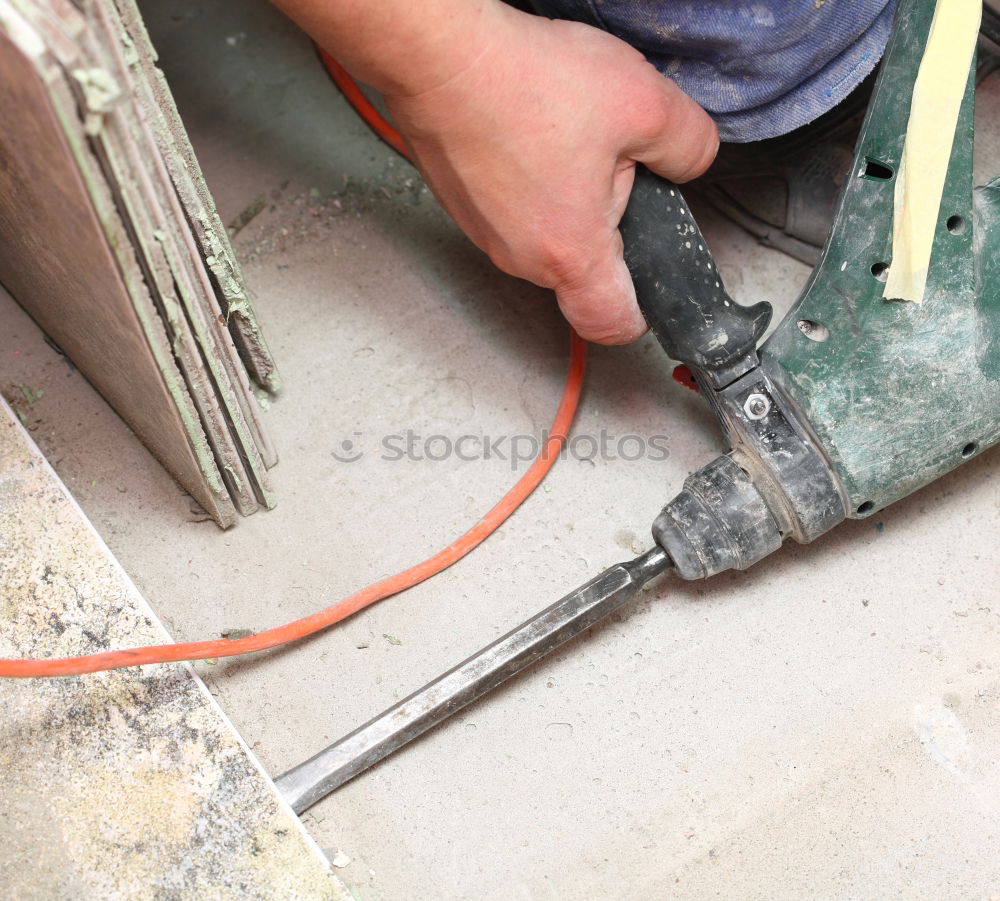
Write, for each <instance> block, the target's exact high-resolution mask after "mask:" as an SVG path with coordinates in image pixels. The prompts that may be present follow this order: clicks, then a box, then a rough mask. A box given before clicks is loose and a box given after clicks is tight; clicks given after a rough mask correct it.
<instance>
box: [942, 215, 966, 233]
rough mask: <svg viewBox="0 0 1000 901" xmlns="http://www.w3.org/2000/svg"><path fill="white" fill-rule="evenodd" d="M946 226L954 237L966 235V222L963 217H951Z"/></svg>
mask: <svg viewBox="0 0 1000 901" xmlns="http://www.w3.org/2000/svg"><path fill="white" fill-rule="evenodd" d="M945 226H946V227H947V229H948V231H950V232H951V233H952V234H953V235H961V234H964V233H965V220H964V219H963V218H962V217H961V216H950V217H949V218H948V221H947V222H946V223H945Z"/></svg>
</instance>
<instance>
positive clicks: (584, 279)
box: [385, 3, 718, 344]
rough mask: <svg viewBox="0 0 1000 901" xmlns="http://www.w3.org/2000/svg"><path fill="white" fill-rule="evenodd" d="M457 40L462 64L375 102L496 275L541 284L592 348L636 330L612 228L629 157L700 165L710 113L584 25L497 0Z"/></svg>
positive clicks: (705, 156)
mask: <svg viewBox="0 0 1000 901" xmlns="http://www.w3.org/2000/svg"><path fill="white" fill-rule="evenodd" d="M481 12H483V13H484V14H483V15H482V16H481V18H480V24H479V27H477V28H475V29H474V31H472V32H471V33H470V32H469V31H468V30H467V31H466V32H465V33H464V34H463V38H462V39H463V40H464V41H466V42H468V43H469V45H467V46H466V47H464V48H463V52H462V54H461V60H462V63H461V65H460V66H459V67H458V68H457V69H456V71H454V72H453V73H448V75H447V77H446V78H445V80H444V81H443V82H441V83H437V84H434V85H432V86H430V87H426V88H424V89H422V90H419V91H417V92H413V93H409V92H407V91H406V90H405V89H404V90H399V91H387V92H386V98H385V99H386V103H387V105H388V108H389V110H390V112H391V114H392V116H393V118H394V120H395V122H396V124H397V126H398V127H399V129H400V131H401V132H402V133H403V135H404V137H405V138H406V141H407V143H408V145H409V147H410V148H411V150H412V153H413V158H414V160H415V162H416V164H417V166H418V168H419V169H420V171H421V173H422V174H423V176H424V178H425V179H426V181H427V183H428V185H429V186H430V188H431V190H432V191H433V192H434V194H435V195H436V197H437V198H438V200H439V201H440V202H441V204H442V205H443V206H444V208H445V209H446V210H447V211H448V212H449V213H450V214H451V216H452V217H453V218H454V219H455V221H456V222H457V223H458V224H459V226H460V227H461V228H462V229H463V230H464V231H465V233H466V234H467V235H468V236H469V237H470V238H471V239H472V240H473V241H474V242H475V243H476V244H477V245H478V246H479V247H480V248H481V249H482V250H484V251H485V252H486V253H487V254H488V255H489V257H490V259H491V260H492V261H493V262H494V263H495V264H496V265H497V266H498V267H499V268H500V269H502V270H503V271H505V272H507V273H510V274H511V275H515V276H519V277H521V278H525V279H527V280H529V281H532V282H534V283H535V284H538V285H541V286H543V287H546V288H552V289H553V290H554V291H555V293H556V297H557V299H558V302H559V306H560V308H561V309H562V311H563V313H564V315H565V316H566V318H567V319H568V320H569V322H570V324H571V325H573V327H574V328H575V329H576V330H577V331H578V332H579V333H580V335H582V336H583V337H584V338H587V339H589V340H592V341H597V342H600V343H604V344H619V343H624V342H627V341H631V340H633V339H635V338H637V337H639V336H640V335H641V334H642V333H643V332H645V330H646V324H645V321H644V320H643V318H642V314H641V313H640V312H639V308H638V306H637V304H636V301H635V291H634V289H633V286H632V280H631V278H630V276H629V272H628V269H627V267H626V266H625V263H624V261H623V259H622V239H621V235H620V233H619V231H618V223H619V221H620V219H621V217H622V213H623V212H624V210H625V206H626V203H627V201H628V197H629V193H630V191H631V188H632V181H633V177H634V170H635V163H636V161H639V162H642V163H644V164H645V165H647V166H648V167H649V168H650V169H652V170H654V171H655V172H657V173H659V174H660V175H663V176H665V177H667V178H670V179H672V180H673V181H677V182H682V181H686V180H688V179H691V178H694V177H696V176H698V175H700V174H701V173H702V172H703V171H704V170H705V169H707V168H708V166H709V165H710V164H711V162H712V160H713V159H714V157H715V153H716V150H717V148H718V135H717V132H716V129H715V125H714V123H713V122H712V120H711V119H710V118H709V116H708V115H707V114H706V113H705V112H704V111H703V110H702V109H701V108H700V107H699V106H698V105H697V104H696V103H695V102H694V101H693V100H691V99H690V98H689V97H688V96H687V95H686V94H684V93H683V92H682V91H681V90H680V89H679V88H678V87H676V85H674V84H673V82H671V81H669V80H668V79H666V78H664V77H663V76H662V75H660V73H659V72H657V71H656V69H654V68H653V67H652V66H651V65H650V64H649V63H647V62H646V60H645V59H644V57H643V56H642V54H641V53H639V52H638V51H636V50H634V49H633V48H632V47H630V46H629V45H628V44H626V43H625V42H623V41H621V40H619V39H618V38H615V37H613V36H611V35H609V34H606V33H605V32H602V31H600V30H598V29H596V28H592V27H590V26H588V25H583V24H580V23H575V22H564V21H553V20H549V19H544V18H540V17H537V16H532V15H528V14H526V13H522V12H519V11H518V10H515V9H513V8H511V7H508V6H505V5H503V4H501V3H496V4H494V5H491V6H484V7H482V10H481Z"/></svg>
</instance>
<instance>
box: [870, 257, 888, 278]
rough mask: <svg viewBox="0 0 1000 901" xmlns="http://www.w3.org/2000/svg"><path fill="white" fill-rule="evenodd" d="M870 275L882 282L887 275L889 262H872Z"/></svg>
mask: <svg viewBox="0 0 1000 901" xmlns="http://www.w3.org/2000/svg"><path fill="white" fill-rule="evenodd" d="M872 275H874V276H875V278H877V279H878V280H879V281H880V282H884V281H885V280H886V279H887V278H888V277H889V264H888V263H883V262H878V263H872Z"/></svg>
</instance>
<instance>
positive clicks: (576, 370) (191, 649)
mask: <svg viewBox="0 0 1000 901" xmlns="http://www.w3.org/2000/svg"><path fill="white" fill-rule="evenodd" d="M322 58H323V62H324V64H325V65H326V67H327V69H328V70H329V72H330V75H331V77H332V78H333V80H334V82H335V83H336V84H337V86H338V87H339V88H340V89H341V91H343V93H344V96H345V97H346V98H347V100H348V102H349V103H350V104H351V105H352V106H353V107H354V109H355V110H356V111H357V112H358V114H359V115H360V116H361V117H362V118H363V119H364V120H365V121H366V122H367V123H368V124H369V125H370V126H371V127H372V129H373V130H374V131H375V132H376V133H377V134H378V135H379V136H380V137H381V138H383V139H384V140H385V141H386V143H388V144H389V145H390V146H391V147H393V148H394V149H395V150H397V151H399V153H401V154H402V155H403V156H408V154H407V151H406V145H405V144H404V143H403V139H402V137H401V136H400V134H399V132H397V131H396V130H395V129H394V128H393V127H392V126H391V125H390V124H389V123H388V122H386V120H385V119H384V118H382V116H381V115H380V114H379V112H378V110H376V109H375V107H374V106H372V105H371V103H369V101H368V99H367V98H366V97H365V96H364V94H363V93H362V92H361V90H360V89H359V88H358V86H357V84H355V83H354V81H353V79H352V78H351V76H350V75H348V74H347V72H345V71H344V69H343V68H342V67H341V66H340V65H339V64H338V63H337V62H336V60H334V59H333V57H331V56H330V55H329V54H327V53H322ZM586 359H587V345H586V342H585V341H584V340H583V339H582V338H581V337H580V336H579V335H577V334H576V332H574V331H572V330H570V360H569V373H568V374H567V376H566V384H565V386H564V388H563V394H562V399H561V400H560V402H559V409H558V410H557V411H556V415H555V419H554V420H553V421H552V427H551V429H550V431H549V438H548V440H547V441H546V443H545V446H544V447H543V448H542V449H541V451H540V452H539V454H538V456H537V457H536V458H535V460H534V462H533V463H532V464H531V466H530V467H528V471H527V472H525V474H524V475H523V476H521V478H520V479H518V480H517V483H516V484H515V485H514V487H513V488H511V489H510V491H508V492H507V493H506V494H505V495H504V496H503V497H502V498H501V499H500V501H499V503H497V504H496V506H495V507H493V509H491V510H490V511H489V512H488V513H487V514H486V515H485V516H484V517H483V518H482V519H481V520H479V522H477V523H476V524H475V525H474V526H473V527H472V528H471V529H469V530H468V531H467V532H465V533H464V534H463V535H461V536H460V537H459V538H457V539H456V540H455V541H453V542H452V543H451V544H449V545H448V547H446V548H445V549H444V550H441V551H438V552H437V553H436V554H434V555H433V556H432V557H428V558H427V559H426V560H424V561H422V562H420V563H417V564H416V565H414V566H411V567H410V568H409V569H405V570H403V571H402V572H400V573H396V574H395V575H394V576H389V577H388V578H386V579H382V580H381V581H379V582H375V583H374V584H372V585H369V586H368V587H367V588H362V589H361V590H360V591H358V592H355V593H354V594H352V595H350V596H349V597H346V598H344V599H343V600H341V601H338V602H337V603H336V604H332V605H331V606H329V607H327V608H325V609H324V610H320V611H318V612H317V613H313V614H310V615H309V616H305V617H303V618H302V619H297V620H295V621H294V622H291V623H287V624H285V625H283V626H277V627H276V628H274V629H268V630H266V631H264V632H258V633H257V634H256V635H251V636H250V637H249V638H237V639H232V640H230V639H228V638H221V639H216V640H213V641H195V642H188V643H185V644H161V645H151V646H149V647H144V648H128V649H126V650H123V651H107V652H106V653H103V654H89V655H87V656H84V657H65V658H61V659H56V660H3V659H0V677H6V678H15V679H29V678H37V677H41V676H77V675H80V674H82V673H95V672H100V671H102V670H111V669H118V668H120V667H123V666H137V665H139V664H143V663H170V662H174V661H178V660H204V659H205V658H207V657H235V656H237V655H239V654H249V653H251V652H252V651H264V650H267V649H268V648H274V647H277V646H278V645H282V644H288V643H289V642H292V641H298V640H299V639H300V638H305V637H306V636H307V635H312V634H313V633H314V632H319V631H320V630H321V629H325V628H326V627H327V626H332V625H333V624H334V623H339V622H340V621H341V620H343V619H346V618H347V617H349V616H351V615H352V614H354V613H357V612H358V611H359V610H363V609H364V608H365V607H367V606H369V605H370V604H374V603H375V602H376V601H380V600H382V599H383V598H387V597H389V596H390V595H393V594H397V593H398V592H400V591H404V590H405V589H407V588H412V587H413V586H414V585H417V584H419V583H420V582H423V581H425V580H426V579H429V578H430V577H431V576H434V575H437V574H438V573H439V572H441V571H442V570H445V569H447V568H448V567H449V566H451V565H452V564H453V563H457V562H458V561H459V560H461V559H462V558H463V557H464V556H465V555H466V554H468V553H469V552H470V551H471V550H473V549H474V548H476V547H478V546H479V545H480V544H481V543H482V542H483V541H485V540H486V538H488V537H489V536H490V535H491V534H492V533H493V532H495V531H496V530H497V529H498V528H499V527H500V525H501V524H502V523H503V522H504V521H505V520H506V519H507V517H508V516H510V515H511V513H513V512H514V511H515V510H516V509H517V508H518V507H519V506H520V505H521V504H522V503H523V502H524V500H525V499H526V498H527V497H528V495H530V494H531V492H532V491H534V490H535V489H536V488H537V487H538V485H539V484H540V483H541V481H542V479H544V478H545V475H546V474H547V473H548V471H549V470H550V469H551V468H552V465H553V463H555V461H556V460H557V459H558V457H559V451H560V450H561V449H562V445H563V442H564V441H565V440H566V436H567V433H568V432H569V428H570V426H571V425H572V422H573V416H574V414H575V413H576V408H577V404H578V403H579V400H580V391H581V389H582V387H583V376H584V372H585V369H586Z"/></svg>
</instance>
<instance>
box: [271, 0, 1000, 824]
mask: <svg viewBox="0 0 1000 901" xmlns="http://www.w3.org/2000/svg"><path fill="white" fill-rule="evenodd" d="M947 5H948V0H939V3H938V4H937V7H936V6H935V3H934V2H929V0H902V2H901V3H900V5H899V8H898V10H897V14H896V22H895V27H894V31H893V35H892V38H891V40H890V42H889V46H888V48H887V50H886V53H885V57H884V59H883V61H882V64H881V69H880V72H879V76H878V79H877V81H876V84H875V87H874V90H873V94H872V97H871V101H870V103H869V107H868V112H867V116H866V118H865V121H864V124H863V125H862V127H861V132H860V135H859V137H858V141H857V145H856V149H855V154H854V163H853V169H852V170H851V173H850V175H849V176H848V178H847V180H846V182H845V184H844V186H843V189H842V193H841V198H840V203H839V208H838V210H837V214H836V217H835V221H834V224H833V227H832V230H831V233H830V236H829V238H828V240H827V243H826V247H825V249H824V251H823V253H822V256H821V257H820V260H819V262H818V264H817V265H816V267H815V269H814V270H813V273H812V275H811V276H810V278H809V281H808V283H807V285H806V288H805V290H804V291H803V292H802V295H801V296H800V297H799V299H798V301H797V302H796V303H795V304H794V306H793V307H792V309H791V311H790V312H789V313H788V315H787V316H786V317H785V318H784V320H783V321H782V322H781V323H780V324H779V325H778V326H777V329H776V330H775V331H774V333H773V334H772V335H771V336H770V337H769V338H768V340H767V341H766V342H765V343H764V344H763V345H762V346H760V347H758V343H759V341H760V339H761V338H762V336H763V334H764V332H765V330H766V329H767V327H768V325H769V322H770V318H771V307H770V305H769V304H767V303H759V304H756V305H754V306H750V307H744V306H741V305H739V304H737V303H736V302H735V301H733V300H732V299H731V298H730V297H729V296H728V295H727V293H726V291H725V288H724V287H723V283H722V277H721V276H720V274H719V273H718V271H717V269H716V267H715V263H714V260H713V259H712V256H711V253H710V252H709V251H708V247H707V244H706V242H705V240H704V238H703V237H702V235H701V232H700V230H699V229H698V226H697V224H696V223H695V221H694V218H693V217H692V215H691V212H690V210H689V208H688V206H687V204H686V202H685V201H684V198H683V197H682V195H681V193H680V191H679V190H678V189H677V187H676V186H675V185H672V184H670V183H669V182H666V181H664V180H663V179H660V178H658V177H657V176H655V175H653V174H652V173H650V172H648V171H646V170H641V167H640V170H641V171H639V172H638V173H637V176H636V184H635V187H634V189H633V193H632V197H631V199H630V202H629V207H628V210H627V212H626V214H625V218H624V219H623V221H622V224H621V229H622V235H623V237H624V239H625V248H626V249H625V258H626V262H627V263H628V264H629V268H630V270H631V272H632V276H633V280H634V282H635V286H636V294H637V297H638V299H639V304H640V306H641V308H642V310H643V313H644V314H645V316H646V319H647V321H648V323H649V325H650V328H651V329H652V331H653V333H654V334H655V335H656V337H657V339H658V340H659V342H660V343H661V345H662V346H663V348H664V350H665V351H666V353H667V355H668V356H669V357H670V358H671V359H673V360H679V361H681V362H682V363H685V364H686V365H687V366H688V367H689V368H690V369H691V371H692V373H693V374H694V377H695V379H696V380H697V382H698V384H699V386H700V388H701V391H702V394H703V395H704V396H705V398H706V399H707V400H708V402H709V404H710V405H711V407H712V409H713V410H714V412H715V413H716V415H717V417H718V420H719V422H720V424H721V425H722V428H723V429H724V431H725V433H726V435H727V437H728V439H729V442H730V444H731V447H732V449H731V450H730V451H729V453H727V454H725V455H724V456H721V457H719V458H717V459H716V460H714V461H712V462H711V463H709V464H708V465H707V466H705V467H703V468H702V469H700V470H699V471H698V472H696V473H694V474H693V475H691V476H690V477H689V478H688V479H687V481H686V482H685V484H684V488H683V490H682V491H681V492H680V494H678V495H677V497H675V498H674V499H673V500H672V501H670V502H669V503H668V504H667V505H666V506H665V507H664V508H663V510H662V512H661V513H660V514H659V516H658V517H657V518H656V521H655V523H654V525H653V537H654V539H655V542H656V546H655V547H654V548H653V549H652V550H650V551H648V552H646V553H645V554H643V555H642V556H641V557H639V558H638V559H636V560H634V561H631V562H629V563H623V564H619V565H618V566H614V567H612V568H611V569H609V570H607V571H606V572H604V573H602V574H601V575H600V576H598V577H597V578H595V579H593V580H592V581H590V582H588V583H587V584H586V585H584V586H582V587H581V588H579V589H577V590H576V591H573V592H571V593H570V594H568V595H567V596H566V597H564V598H563V599H561V600H560V601H558V602H557V603H555V604H553V605H552V606H551V607H549V608H547V609H546V610H544V611H542V612H541V613H539V614H538V615H536V616H534V617H532V618H531V619H530V620H528V621H527V622H526V623H524V624H522V625H521V626H519V627H518V628H516V629H514V630H512V631H511V632H510V633H508V634H507V635H505V636H503V637H502V638H500V639H498V640H497V641H495V642H494V643H493V644H491V645H490V646H489V647H487V648H484V649H483V650H482V651H480V652H479V653H477V654H475V655H473V656H472V657H470V658H469V659H468V660H466V661H464V662H463V663H461V664H459V665H458V666H457V667H455V668H454V669H452V670H450V671H449V672H447V673H445V674H444V675H443V676H441V677H440V678H438V679H436V680H434V681H433V682H432V683H430V684H429V685H427V686H425V687H424V688H422V689H420V690H419V691H417V692H415V693H414V694H413V695H411V696H410V697H408V698H406V699H405V700H403V701H401V702H400V703H399V704H397V705H395V706H394V707H392V708H391V709H389V710H387V711H386V712H384V713H383V714H381V715H379V716H378V717H376V718H375V719H373V720H371V721H370V722H369V723H367V724H365V725H364V726H362V727H360V728H359V729H357V730H355V731H354V732H353V733H351V734H350V735H348V736H347V737H345V738H344V739H342V740H341V741H339V742H337V743H336V744H334V745H332V746H330V747H329V748H326V749H325V750H323V751H321V752H320V753H319V754H317V755H315V756H314V757H313V758H311V759H310V760H308V761H306V762H304V763H303V764H301V765H299V766H297V767H295V768H294V769H292V770H290V771H289V772H288V773H286V774H284V775H283V776H281V777H279V779H278V780H277V785H278V787H279V789H280V790H281V791H282V793H283V794H284V796H285V797H286V799H287V800H288V801H289V802H290V803H291V804H292V806H293V807H294V808H295V809H296V810H298V811H301V810H304V809H305V808H306V807H308V806H310V805H311V804H312V803H314V802H315V801H317V800H318V799H319V798H321V797H323V796H324V795H325V794H327V793H328V792H329V791H332V790H333V789H335V788H337V787H338V786H339V785H341V784H343V783H344V782H346V781H347V780H348V779H351V778H353V777H354V776H355V775H357V774H358V773H360V772H361V771H362V770H364V769H365V768H367V767H368V766H370V765H371V764H373V763H375V762H376V761H378V760H380V759H382V758H383V757H385V756H386V755H387V754H389V753H391V752H392V751H394V750H395V749H397V748H399V747H400V746H401V745H403V744H405V743H406V742H408V741H410V740H412V739H413V738H415V737H416V736H418V735H420V734H421V733H422V732H424V731H426V730H427V729H429V728H430V727H432V726H433V725H435V724H436V723H438V722H440V721H441V720H443V719H444V718H446V717H447V716H449V715H451V714H452V713H454V712H455V711H456V710H459V709H460V708H461V707H463V706H465V705H466V704H468V703H469V702H471V701H473V700H475V699H476V698H478V697H480V696H481V695H482V694H484V693H485V692H487V691H489V690H490V689H491V688H493V687H495V686H496V685H498V684H499V683H500V682H502V681H504V680H505V679H507V678H508V677H510V676H511V675H513V674H514V673H516V672H519V671H520V670H522V669H524V668H525V667H527V666H529V665H530V664H531V663H533V662H534V661H535V660H537V659H539V658H540V657H541V656H543V655H544V654H546V653H548V652H549V651H550V650H552V649H553V648H555V647H557V646H558V645H560V644H561V643H563V642H564V641H566V640H568V639H569V638H572V637H573V636H574V635H576V634H578V633H580V632H582V631H583V630H584V629H586V628H588V627H589V626H590V625H592V624H593V623H594V622H596V621H597V620H599V619H601V618H603V617H604V616H607V615H608V614H609V613H611V612H613V611H614V610H616V609H618V608H619V607H621V606H622V605H623V604H624V603H626V602H627V601H628V600H629V599H630V598H632V597H633V596H634V595H635V593H636V592H637V591H638V590H639V589H640V588H641V587H642V585H643V584H644V583H645V582H647V581H649V580H650V579H651V578H653V577H654V576H656V575H658V574H659V573H662V572H664V571H666V570H668V569H673V570H674V572H675V573H676V574H677V575H678V576H680V577H681V578H684V579H702V578H706V577H708V576H711V575H714V574H716V573H718V572H721V571H723V570H726V569H731V568H736V569H746V568H747V567H749V566H751V565H753V564H754V563H756V562H757V561H758V560H760V559H761V558H763V557H764V556H766V555H767V554H769V553H771V552H772V551H774V550H776V549H777V548H778V547H780V546H781V544H782V542H783V541H784V540H785V539H786V538H789V537H790V538H794V539H795V540H796V541H798V542H803V543H804V542H809V541H812V540H814V539H815V538H818V537H819V536H820V535H822V534H823V533H824V532H826V531H828V530H829V529H831V528H833V527H834V526H835V525H837V524H838V523H839V522H841V521H843V520H844V519H845V518H863V517H866V516H870V515H871V514H873V513H875V512H877V511H878V510H881V509H882V508H884V507H885V506H887V505H888V504H891V503H893V502H894V501H896V500H899V499H900V498H902V497H904V496H906V495H907V494H910V493H911V492H913V491H915V490H917V489H918V488H920V487H922V486H923V485H926V484H927V483H928V482H931V481H932V480H934V479H936V478H937V477H939V476H941V475H943V474H944V473H946V472H948V471H949V470H951V469H953V468H955V467H956V466H958V465H960V464H961V463H962V462H963V461H964V460H966V459H968V458H970V457H972V456H974V455H976V454H978V453H979V452H981V451H982V450H984V449H986V448H988V447H990V446H991V445H993V444H995V443H996V441H997V439H998V437H1000V221H998V220H1000V178H997V179H994V180H992V181H991V182H989V183H988V184H986V185H984V186H982V187H977V188H975V189H973V183H972V139H973V107H974V102H975V74H976V67H975V59H974V56H975V54H974V52H972V53H971V56H972V57H973V58H972V61H971V63H970V64H969V67H968V72H967V76H966V77H965V82H964V83H965V91H964V96H963V97H962V99H961V105H960V106H959V107H958V108H957V124H956V126H955V129H954V139H953V140H952V141H951V142H949V144H948V146H949V147H950V158H947V157H944V158H943V159H942V161H941V164H942V167H944V166H946V169H944V168H942V172H946V174H945V175H944V187H943V191H942V194H941V202H940V206H939V209H938V212H937V219H936V221H935V222H934V224H933V234H932V235H931V246H930V257H929V266H928V267H927V273H926V287H925V288H924V290H923V298H922V300H923V302H918V303H913V302H908V301H903V300H897V299H894V298H892V297H891V296H890V297H888V298H887V297H886V296H884V295H885V290H886V284H885V279H886V275H887V273H888V272H889V270H890V267H891V266H892V265H893V259H892V256H893V248H894V246H897V247H898V244H896V245H894V234H893V230H894V204H896V205H898V201H896V200H895V198H897V197H898V196H899V193H898V187H899V186H898V185H897V184H896V183H897V181H898V180H899V179H900V178H901V172H900V168H901V165H902V164H903V161H904V143H905V140H906V136H907V132H908V128H909V127H911V125H912V120H911V97H912V96H913V94H914V85H915V84H916V83H917V79H918V73H919V72H920V68H921V64H922V61H923V60H924V57H925V52H927V53H929V50H928V49H927V48H928V43H929V41H930V39H931V36H932V35H933V34H934V30H933V27H932V26H933V24H934V19H935V14H937V15H938V16H945V15H948V14H949V13H948V12H946V11H945V10H944V7H947ZM962 65H963V69H962V71H961V72H959V73H958V75H959V76H960V77H961V75H962V73H963V72H964V71H965V69H964V63H963V64H962ZM960 88H961V85H960V84H959V89H960ZM957 99H958V98H957V95H956V97H955V101H956V103H957ZM911 165H912V161H911ZM911 176H912V172H911ZM896 212H898V210H897V211H896ZM895 218H896V219H897V220H898V216H897V217H895Z"/></svg>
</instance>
